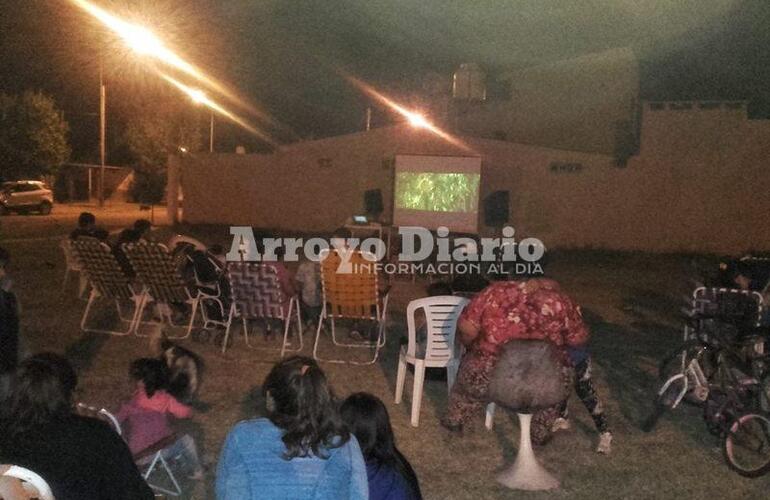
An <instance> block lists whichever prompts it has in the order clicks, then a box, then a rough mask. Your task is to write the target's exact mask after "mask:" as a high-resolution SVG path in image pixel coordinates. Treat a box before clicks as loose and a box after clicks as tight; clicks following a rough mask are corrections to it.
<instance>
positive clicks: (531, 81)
mask: <svg viewBox="0 0 770 500" xmlns="http://www.w3.org/2000/svg"><path fill="white" fill-rule="evenodd" d="M502 80H504V81H507V82H508V83H509V85H510V89H511V90H510V96H509V99H507V100H490V101H487V102H485V103H476V104H468V105H466V106H462V105H460V104H458V111H459V115H458V116H457V118H456V127H457V130H458V131H459V133H461V134H463V135H472V136H478V137H486V138H502V136H503V135H504V136H505V137H504V138H505V140H508V141H511V142H517V143H524V144H535V145H540V146H546V147H552V148H560V149H568V150H573V151H590V152H598V153H604V154H614V153H615V151H616V148H617V142H618V140H620V139H621V135H622V134H623V132H624V131H625V130H628V129H629V128H630V131H631V132H632V133H633V132H634V131H635V126H636V122H637V112H638V109H637V103H638V102H639V69H638V64H637V61H636V58H635V57H634V54H633V52H631V51H630V50H628V49H615V50H610V51H606V52H601V53H598V54H589V55H586V56H581V57H579V58H575V59H570V60H567V61H560V62H557V63H553V64H548V65H542V66H535V67H532V68H528V69H524V70H520V71H516V72H511V73H509V74H506V75H504V76H503V78H502Z"/></svg>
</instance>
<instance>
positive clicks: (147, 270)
mask: <svg viewBox="0 0 770 500" xmlns="http://www.w3.org/2000/svg"><path fill="white" fill-rule="evenodd" d="M123 251H124V252H125V253H126V257H128V261H129V262H130V263H131V267H133V268H134V271H136V277H137V278H138V279H139V281H140V282H141V283H142V284H144V285H145V286H146V287H147V289H148V290H149V291H150V295H152V297H153V298H154V299H155V300H156V301H158V302H166V303H171V302H186V301H187V300H188V299H189V298H190V297H189V293H188V291H187V288H186V286H185V283H184V281H183V280H182V276H181V274H180V273H179V269H178V268H177V267H176V265H175V263H174V257H173V256H172V255H171V253H169V251H168V248H166V245H163V244H161V243H155V242H150V241H141V242H138V243H125V244H124V245H123Z"/></svg>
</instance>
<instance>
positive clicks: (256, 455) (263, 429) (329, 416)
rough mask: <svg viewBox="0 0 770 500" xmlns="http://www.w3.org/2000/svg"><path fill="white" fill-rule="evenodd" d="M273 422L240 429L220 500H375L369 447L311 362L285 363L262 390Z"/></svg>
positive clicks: (224, 459) (230, 448)
mask: <svg viewBox="0 0 770 500" xmlns="http://www.w3.org/2000/svg"><path fill="white" fill-rule="evenodd" d="M262 393H263V395H264V397H265V402H266V406H267V418H257V419H254V420H247V421H244V422H240V423H239V424H237V425H236V426H235V427H234V428H233V430H232V431H230V434H229V435H228V437H227V440H226V442H225V445H224V448H223V450H222V456H221V457H220V459H219V466H218V470H217V482H216V489H217V498H218V499H219V500H228V499H238V500H248V499H251V498H254V499H256V498H314V499H327V498H328V499H351V500H352V499H362V498H364V499H365V498H367V497H368V485H367V477H366V467H365V465H364V460H363V456H362V454H361V449H360V448H359V446H358V441H356V438H355V436H352V435H351V434H350V433H349V432H348V430H347V428H346V426H345V425H344V424H343V423H342V420H341V419H340V416H339V414H338V412H337V408H336V401H335V398H334V395H333V393H332V391H331V389H330V388H329V385H328V383H327V381H326V375H325V374H324V372H323V370H321V368H320V367H319V366H318V364H317V363H316V362H315V361H314V360H313V359H311V358H307V357H303V356H294V357H291V358H287V359H285V360H283V361H281V362H279V363H278V364H276V365H275V366H274V367H273V369H272V370H271V371H270V373H269V374H268V376H267V378H266V379H265V382H264V384H263V386H262Z"/></svg>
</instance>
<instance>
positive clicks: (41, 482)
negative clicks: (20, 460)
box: [3, 465, 54, 500]
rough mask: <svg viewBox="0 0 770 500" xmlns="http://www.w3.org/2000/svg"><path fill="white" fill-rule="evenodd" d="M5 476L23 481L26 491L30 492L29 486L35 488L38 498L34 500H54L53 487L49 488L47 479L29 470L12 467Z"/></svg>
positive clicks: (16, 466)
mask: <svg viewBox="0 0 770 500" xmlns="http://www.w3.org/2000/svg"><path fill="white" fill-rule="evenodd" d="M3 476H7V477H14V478H16V479H19V480H21V481H22V484H23V483H26V484H23V485H24V489H25V490H27V491H29V488H28V486H27V485H29V486H31V487H32V488H34V490H35V492H36V493H37V495H36V496H34V497H33V498H39V499H40V500H54V497H53V492H52V491H51V487H50V486H48V483H47V482H45V479H43V478H42V477H40V475H39V474H37V473H35V472H32V471H31V470H29V469H25V468H24V467H19V466H18V465H11V466H10V467H9V468H8V470H6V471H5V472H3Z"/></svg>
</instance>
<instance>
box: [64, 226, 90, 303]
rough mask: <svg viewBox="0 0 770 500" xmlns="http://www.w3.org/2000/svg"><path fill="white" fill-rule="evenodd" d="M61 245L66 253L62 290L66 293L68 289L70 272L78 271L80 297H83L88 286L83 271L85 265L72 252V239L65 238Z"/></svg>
mask: <svg viewBox="0 0 770 500" xmlns="http://www.w3.org/2000/svg"><path fill="white" fill-rule="evenodd" d="M59 247H60V248H61V250H62V253H63V254H64V266H65V268H64V279H63V280H62V284H61V291H62V293H64V292H65V291H66V290H67V283H68V282H69V277H70V273H78V278H79V279H78V298H81V297H83V294H84V293H85V291H86V288H88V279H86V276H85V274H84V273H83V266H82V265H81V264H80V262H78V259H77V257H76V256H75V254H74V253H73V252H72V240H71V239H69V238H64V239H63V240H61V243H59Z"/></svg>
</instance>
